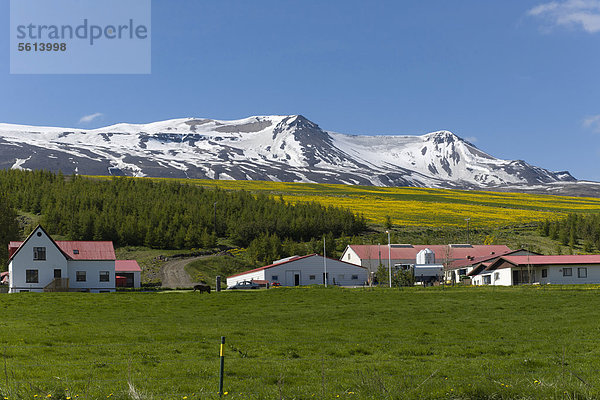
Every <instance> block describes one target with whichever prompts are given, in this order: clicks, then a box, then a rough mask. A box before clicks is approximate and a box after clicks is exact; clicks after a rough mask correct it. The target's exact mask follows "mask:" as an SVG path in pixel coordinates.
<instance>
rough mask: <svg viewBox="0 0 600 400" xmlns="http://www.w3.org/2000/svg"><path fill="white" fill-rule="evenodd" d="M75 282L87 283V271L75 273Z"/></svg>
mask: <svg viewBox="0 0 600 400" xmlns="http://www.w3.org/2000/svg"><path fill="white" fill-rule="evenodd" d="M75 280H76V281H77V282H85V281H86V276H85V271H77V272H76V273H75Z"/></svg>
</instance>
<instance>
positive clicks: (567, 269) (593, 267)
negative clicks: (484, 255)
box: [469, 254, 600, 286]
mask: <svg viewBox="0 0 600 400" xmlns="http://www.w3.org/2000/svg"><path fill="white" fill-rule="evenodd" d="M469 275H470V276H471V282H472V283H473V284H474V285H496V286H510V285H523V284H542V285H543V284H554V285H572V284H583V283H588V284H590V283H593V284H599V283H600V255H598V254H586V255H559V256H541V255H529V256H528V255H521V256H502V257H499V258H498V259H497V260H495V261H493V262H491V263H482V265H481V266H480V267H479V268H477V269H475V270H473V271H472V272H471V273H470V274H469Z"/></svg>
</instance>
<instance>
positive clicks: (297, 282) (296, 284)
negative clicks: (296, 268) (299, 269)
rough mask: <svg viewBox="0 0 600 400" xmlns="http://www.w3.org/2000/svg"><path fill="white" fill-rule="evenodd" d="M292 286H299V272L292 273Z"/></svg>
mask: <svg viewBox="0 0 600 400" xmlns="http://www.w3.org/2000/svg"><path fill="white" fill-rule="evenodd" d="M294 286H300V274H298V273H295V274H294Z"/></svg>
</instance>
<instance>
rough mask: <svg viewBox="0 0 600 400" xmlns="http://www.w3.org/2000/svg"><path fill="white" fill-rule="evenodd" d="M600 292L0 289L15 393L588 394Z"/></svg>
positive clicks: (592, 392) (596, 352)
mask: <svg viewBox="0 0 600 400" xmlns="http://www.w3.org/2000/svg"><path fill="white" fill-rule="evenodd" d="M599 306H600V288H598V287H590V286H586V287H584V286H580V287H510V288H501V287H483V288H479V287H448V288H427V289H423V288H410V289H383V288H377V289H368V288H366V289H341V288H329V289H324V288H320V287H319V288H276V289H270V290H260V291H250V292H222V293H212V294H210V295H206V294H202V295H201V294H199V293H192V292H163V293H114V294H101V295H92V294H83V293H46V294H34V293H22V294H15V295H0V310H2V319H1V320H0V326H1V327H2V336H1V337H0V343H1V349H2V358H3V360H2V364H3V369H4V371H3V372H4V373H3V374H2V377H1V378H0V391H1V394H2V395H3V397H4V398H7V399H33V398H42V397H44V398H52V399H69V400H70V399H75V398H78V399H84V398H85V399H106V398H114V399H189V400H191V399H211V398H218V397H219V396H218V395H217V391H218V372H219V342H220V337H221V336H225V337H226V345H225V357H226V358H225V371H226V373H225V385H224V392H225V393H224V394H223V398H235V399H238V398H239V399H274V398H276V399H313V398H319V399H328V398H330V399H336V398H346V399H420V398H429V399H537V398H539V399H575V398H577V399H588V398H589V399H591V398H598V397H599V396H600V381H599V380H598V379H597V378H596V377H597V375H598V357H599V356H600V349H599V348H598V346H597V343H598V340H599V339H600V330H598V324H597V310H598V307H599Z"/></svg>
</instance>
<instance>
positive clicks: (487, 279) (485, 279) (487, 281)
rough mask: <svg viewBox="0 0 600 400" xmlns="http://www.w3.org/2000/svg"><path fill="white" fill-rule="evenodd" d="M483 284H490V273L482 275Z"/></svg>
mask: <svg viewBox="0 0 600 400" xmlns="http://www.w3.org/2000/svg"><path fill="white" fill-rule="evenodd" d="M483 284H484V285H491V284H492V276H491V275H484V276H483Z"/></svg>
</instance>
